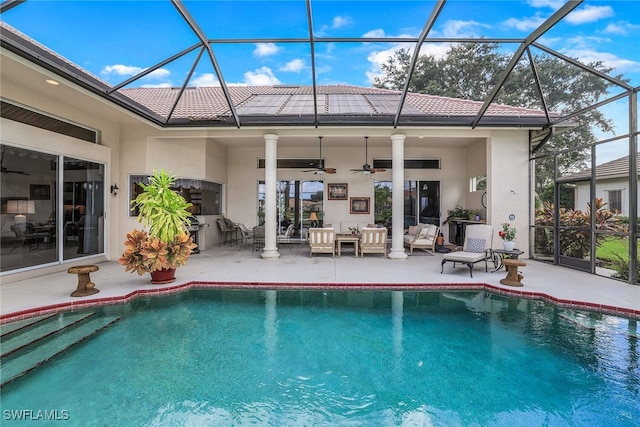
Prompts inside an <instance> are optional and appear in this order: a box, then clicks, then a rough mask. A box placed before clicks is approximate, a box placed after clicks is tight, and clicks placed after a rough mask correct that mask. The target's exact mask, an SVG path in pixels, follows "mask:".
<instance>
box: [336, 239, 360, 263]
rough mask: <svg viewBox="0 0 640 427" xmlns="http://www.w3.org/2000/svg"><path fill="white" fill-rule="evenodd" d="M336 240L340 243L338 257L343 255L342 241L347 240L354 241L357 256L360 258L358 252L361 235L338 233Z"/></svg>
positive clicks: (348, 241) (347, 241)
mask: <svg viewBox="0 0 640 427" xmlns="http://www.w3.org/2000/svg"><path fill="white" fill-rule="evenodd" d="M336 242H337V243H338V257H340V255H342V243H344V242H346V243H353V248H354V251H355V254H356V258H358V253H359V252H360V248H359V243H360V236H358V235H357V234H336Z"/></svg>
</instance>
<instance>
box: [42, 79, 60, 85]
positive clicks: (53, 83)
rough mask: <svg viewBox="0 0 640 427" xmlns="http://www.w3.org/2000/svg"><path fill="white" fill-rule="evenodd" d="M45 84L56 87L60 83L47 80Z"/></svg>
mask: <svg viewBox="0 0 640 427" xmlns="http://www.w3.org/2000/svg"><path fill="white" fill-rule="evenodd" d="M45 81H46V82H47V83H49V84H50V85H54V86H58V85H59V84H60V83H58V82H57V81H55V80H51V79H47V80H45Z"/></svg>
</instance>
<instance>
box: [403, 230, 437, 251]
mask: <svg viewBox="0 0 640 427" xmlns="http://www.w3.org/2000/svg"><path fill="white" fill-rule="evenodd" d="M409 228H410V230H411V227H409ZM439 232H440V227H438V226H437V225H434V224H423V225H422V227H420V228H418V229H416V230H415V232H414V233H410V234H405V235H404V245H405V246H408V247H409V253H413V250H414V249H422V250H423V251H425V252H426V253H428V254H429V255H433V254H434V253H435V251H436V239H437V238H438V233H439Z"/></svg>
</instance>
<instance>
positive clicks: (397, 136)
mask: <svg viewBox="0 0 640 427" xmlns="http://www.w3.org/2000/svg"><path fill="white" fill-rule="evenodd" d="M406 138H407V135H405V134H404V133H394V134H393V135H391V141H393V142H396V141H398V142H401V141H404V140H405V139H406Z"/></svg>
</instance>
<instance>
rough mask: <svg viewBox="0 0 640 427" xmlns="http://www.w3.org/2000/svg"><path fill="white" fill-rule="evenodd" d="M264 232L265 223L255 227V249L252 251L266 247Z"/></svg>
mask: <svg viewBox="0 0 640 427" xmlns="http://www.w3.org/2000/svg"><path fill="white" fill-rule="evenodd" d="M264 233H265V231H264V225H256V226H255V227H253V250H252V251H251V252H255V251H259V250H260V249H262V248H264V237H265V234H264Z"/></svg>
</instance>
